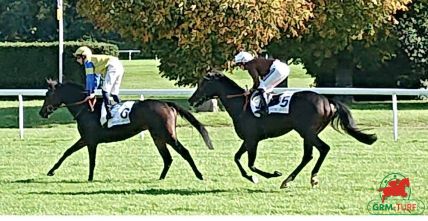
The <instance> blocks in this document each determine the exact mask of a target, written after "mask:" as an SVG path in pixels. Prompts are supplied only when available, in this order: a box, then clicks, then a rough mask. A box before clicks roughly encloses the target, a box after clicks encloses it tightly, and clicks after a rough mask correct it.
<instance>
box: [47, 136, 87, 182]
mask: <svg viewBox="0 0 428 221" xmlns="http://www.w3.org/2000/svg"><path fill="white" fill-rule="evenodd" d="M84 146H86V142H85V141H84V140H83V139H82V138H80V139H79V140H78V141H77V142H76V143H75V144H73V146H71V147H70V148H68V149H67V150H66V151H65V152H64V154H63V155H62V157H61V158H60V159H59V160H58V162H57V163H56V164H55V165H54V166H53V167H52V169H50V170H49V172H48V176H53V175H55V170H56V169H58V168H59V167H60V166H61V164H62V162H64V160H65V159H67V157H69V156H70V155H71V154H73V153H74V152H76V151H78V150H80V149H82V148H83V147H84Z"/></svg>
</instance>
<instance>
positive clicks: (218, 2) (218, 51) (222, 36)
mask: <svg viewBox="0 0 428 221" xmlns="http://www.w3.org/2000/svg"><path fill="white" fill-rule="evenodd" d="M78 8H79V13H82V14H83V15H85V16H87V17H88V18H89V19H90V20H92V21H93V22H94V24H95V25H96V26H97V27H99V28H100V29H103V30H107V31H115V32H118V33H119V34H121V35H122V36H126V37H128V38H130V39H133V40H134V41H140V42H143V43H148V42H149V43H150V44H151V46H152V47H153V49H154V50H156V51H157V52H156V53H157V54H158V57H159V58H160V59H161V65H160V70H161V71H162V75H163V76H164V77H167V78H169V79H170V80H176V81H177V84H178V85H188V84H194V83H196V82H197V80H198V79H199V77H200V76H201V75H202V74H203V73H204V71H205V69H207V68H210V67H215V68H228V64H229V63H228V61H230V60H232V58H233V55H234V54H235V53H237V51H238V50H239V49H246V50H252V51H255V52H259V51H260V50H261V48H263V47H265V46H266V45H268V44H269V42H270V41H271V40H272V39H275V38H278V37H279V36H280V33H281V31H282V32H283V33H286V34H287V35H289V36H298V35H299V34H300V33H301V32H302V31H303V30H304V29H305V27H306V26H305V21H307V20H308V19H309V18H310V17H311V16H312V10H313V4H312V3H311V2H309V1H306V0H294V1H289V0H257V1H256V0H205V1H200V0H158V1H152V0H134V1H129V0H114V1H113V0H80V1H79V2H78Z"/></svg>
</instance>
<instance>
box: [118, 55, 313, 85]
mask: <svg viewBox="0 0 428 221" xmlns="http://www.w3.org/2000/svg"><path fill="white" fill-rule="evenodd" d="M122 62H123V64H124V67H125V75H124V77H123V80H122V85H121V88H127V89H134V88H136V89H140V88H143V89H152V88H183V87H177V86H175V85H174V83H173V82H171V81H168V80H167V79H165V78H162V77H161V76H160V74H159V70H158V68H157V65H159V62H158V61H155V60H132V61H128V60H124V61H122ZM305 73H306V71H305V70H304V69H303V67H302V65H291V71H290V75H289V87H309V86H310V85H311V84H312V83H313V78H311V76H309V75H307V74H305ZM226 75H228V76H230V77H231V78H232V79H233V80H235V81H237V83H238V84H239V85H241V86H242V87H244V86H245V85H248V87H251V86H252V80H251V78H250V76H249V75H248V73H247V72H246V71H243V70H238V69H236V70H234V71H233V74H231V73H229V72H227V73H226Z"/></svg>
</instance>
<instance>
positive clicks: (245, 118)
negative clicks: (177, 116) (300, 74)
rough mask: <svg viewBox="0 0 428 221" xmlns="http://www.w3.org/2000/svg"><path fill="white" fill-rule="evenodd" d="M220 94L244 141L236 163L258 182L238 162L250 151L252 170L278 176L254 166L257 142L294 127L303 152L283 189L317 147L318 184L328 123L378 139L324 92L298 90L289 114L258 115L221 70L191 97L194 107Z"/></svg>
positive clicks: (371, 140)
mask: <svg viewBox="0 0 428 221" xmlns="http://www.w3.org/2000/svg"><path fill="white" fill-rule="evenodd" d="M214 97H219V99H220V101H221V102H222V104H223V105H224V107H225V109H226V111H227V112H228V114H229V115H230V117H231V118H232V120H233V125H234V127H235V131H236V133H237V134H238V136H239V137H240V138H241V139H242V140H243V141H244V142H243V143H242V145H241V147H240V148H239V150H238V152H236V154H235V162H236V164H237V165H238V168H239V170H240V172H241V174H242V176H243V177H245V178H247V179H248V180H250V181H252V182H254V183H256V182H257V179H256V177H252V176H250V175H248V174H247V172H246V171H245V170H244V169H243V167H242V165H241V163H240V162H239V160H240V158H241V156H242V154H244V153H245V152H248V167H249V168H250V169H251V171H253V172H255V173H258V174H260V175H261V176H263V177H266V178H272V177H278V176H281V175H282V174H281V173H280V172H278V171H275V172H274V173H268V172H264V171H262V170H260V169H258V168H257V167H255V166H254V162H255V160H256V155H257V145H258V143H259V142H260V141H261V140H264V139H267V138H270V137H278V136H281V135H283V134H286V133H288V132H290V131H291V130H295V131H297V132H298V133H299V135H300V136H301V137H302V138H303V139H304V145H303V150H304V155H303V159H302V161H301V163H300V164H299V165H298V166H297V168H296V169H295V170H294V171H293V172H292V173H291V174H290V175H289V176H288V177H287V179H285V180H284V181H283V182H282V184H281V188H285V187H287V186H288V183H289V182H291V181H293V180H294V178H295V177H296V176H297V174H299V172H300V171H301V170H302V169H303V168H304V167H305V165H306V164H307V163H308V162H309V161H310V160H311V159H312V150H313V146H315V147H316V148H317V149H318V151H319V152H320V157H319V159H318V161H317V163H316V165H315V167H314V169H313V170H312V176H311V184H312V186H315V185H317V184H318V183H319V181H318V178H317V173H318V171H319V169H320V167H321V164H322V163H323V161H324V159H325V157H326V156H327V153H328V152H329V150H330V147H329V145H327V144H326V143H325V142H324V141H322V140H321V139H320V138H319V137H318V134H319V133H320V132H321V131H322V130H323V129H324V128H325V127H326V126H327V125H328V124H329V123H331V125H332V126H333V128H334V129H336V130H338V125H339V124H340V126H341V128H342V129H343V130H344V131H345V132H346V133H348V134H350V135H351V136H352V137H354V138H355V139H357V140H358V141H360V142H362V143H365V144H372V143H374V142H375V141H376V140H377V137H376V135H374V134H365V133H363V132H361V131H360V130H359V129H358V128H357V127H356V125H355V123H354V120H353V119H352V116H351V113H350V111H349V109H348V108H347V107H346V106H345V105H344V104H342V103H340V102H338V101H335V100H332V99H328V98H326V97H325V96H323V95H320V94H317V93H314V92H311V91H302V92H296V93H295V94H294V95H293V97H292V99H291V101H290V110H289V114H271V115H268V116H266V117H262V118H256V117H254V115H253V113H252V112H251V110H250V108H249V107H248V106H249V105H247V103H248V96H247V95H246V93H245V90H244V89H242V88H241V87H239V86H238V85H237V84H236V83H235V82H233V81H232V80H230V79H229V78H227V77H226V76H224V75H222V74H221V73H213V72H212V73H209V74H208V75H207V76H205V77H204V78H203V79H202V80H201V81H200V82H199V84H198V88H197V90H196V91H195V92H194V94H193V95H192V96H191V97H190V98H189V103H190V104H191V105H192V106H195V105H196V106H197V105H199V104H201V103H202V102H204V101H205V100H207V99H211V98H214Z"/></svg>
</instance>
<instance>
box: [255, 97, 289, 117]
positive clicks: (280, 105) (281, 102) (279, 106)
mask: <svg viewBox="0 0 428 221" xmlns="http://www.w3.org/2000/svg"><path fill="white" fill-rule="evenodd" d="M293 94H294V91H285V92H283V93H281V94H273V93H268V94H267V97H268V101H267V102H268V109H269V114H272V113H278V114H288V111H289V107H290V100H291V97H292V96H293ZM260 99H261V94H259V93H258V92H257V91H256V92H254V93H253V94H252V95H251V98H250V107H251V111H252V112H253V114H254V116H256V117H260V113H259V111H260Z"/></svg>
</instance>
